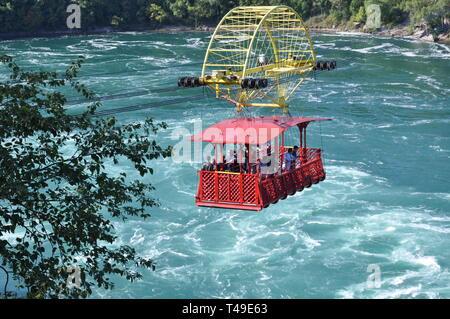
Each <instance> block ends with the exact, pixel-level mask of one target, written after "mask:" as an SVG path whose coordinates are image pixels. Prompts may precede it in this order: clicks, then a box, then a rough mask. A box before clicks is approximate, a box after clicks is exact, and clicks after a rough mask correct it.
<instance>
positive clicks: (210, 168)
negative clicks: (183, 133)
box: [202, 156, 214, 171]
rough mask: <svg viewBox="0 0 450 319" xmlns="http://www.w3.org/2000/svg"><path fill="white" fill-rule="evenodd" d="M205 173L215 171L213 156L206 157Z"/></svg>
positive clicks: (203, 167)
mask: <svg viewBox="0 0 450 319" xmlns="http://www.w3.org/2000/svg"><path fill="white" fill-rule="evenodd" d="M202 170H203V171H214V164H213V163H212V162H211V156H207V157H206V162H204V163H203V166H202Z"/></svg>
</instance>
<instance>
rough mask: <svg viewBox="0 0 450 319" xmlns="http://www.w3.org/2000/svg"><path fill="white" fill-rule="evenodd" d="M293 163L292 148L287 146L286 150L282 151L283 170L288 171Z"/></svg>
mask: <svg viewBox="0 0 450 319" xmlns="http://www.w3.org/2000/svg"><path fill="white" fill-rule="evenodd" d="M294 163H295V157H294V155H293V154H292V148H288V150H287V152H285V153H284V170H285V171H290V170H291V168H293V166H294Z"/></svg>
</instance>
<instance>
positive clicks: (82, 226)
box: [0, 56, 171, 298]
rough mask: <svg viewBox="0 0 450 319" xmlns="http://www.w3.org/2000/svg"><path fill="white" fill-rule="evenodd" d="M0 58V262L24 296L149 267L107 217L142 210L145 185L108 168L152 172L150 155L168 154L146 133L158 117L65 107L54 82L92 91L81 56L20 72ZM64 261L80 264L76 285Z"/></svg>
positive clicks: (65, 292)
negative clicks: (81, 75) (123, 117)
mask: <svg viewBox="0 0 450 319" xmlns="http://www.w3.org/2000/svg"><path fill="white" fill-rule="evenodd" d="M0 62H1V63H0V66H1V65H2V64H3V66H6V67H7V68H9V70H10V73H11V75H10V80H8V81H5V82H0V185H2V187H1V188H0V256H1V257H0V264H1V265H2V266H4V267H5V268H7V269H9V271H11V273H12V275H13V278H14V279H16V280H18V281H19V282H20V286H19V287H22V288H26V289H28V297H32V298H46V297H60V296H67V297H86V296H88V295H89V294H91V292H92V287H93V286H98V287H103V288H112V286H113V284H112V281H111V276H113V275H118V276H123V277H125V278H126V279H128V280H130V281H133V280H135V279H138V278H140V277H141V274H140V273H138V271H137V270H138V268H139V267H144V268H149V269H153V268H154V266H155V265H154V262H153V261H152V260H151V259H148V258H143V257H140V256H138V255H137V254H136V252H135V250H134V249H133V248H132V247H129V246H118V245H117V244H116V242H115V240H116V236H115V234H114V227H113V224H112V222H111V217H108V216H112V218H115V219H119V220H123V221H125V220H127V219H128V218H130V217H134V218H135V217H136V218H147V217H149V216H150V214H149V208H150V207H153V206H156V205H158V203H157V201H156V200H155V199H154V198H152V197H150V196H149V192H151V191H152V190H153V186H152V185H150V184H146V183H143V182H142V181H140V180H139V179H135V180H132V179H131V177H129V176H127V174H126V173H124V172H122V173H120V174H113V173H111V169H110V168H111V167H112V166H114V165H116V164H118V163H119V162H126V163H127V164H129V165H130V166H131V167H134V169H135V170H136V172H137V173H139V174H140V175H141V176H145V175H147V174H152V173H153V170H152V168H151V167H150V166H148V162H149V161H150V160H152V159H156V158H159V157H167V156H170V152H171V149H170V147H167V148H162V147H161V146H159V145H158V144H157V143H156V141H155V140H154V136H155V134H156V133H157V132H158V130H160V129H165V128H166V124H165V123H154V121H153V120H152V119H147V120H146V121H144V122H143V123H130V124H126V125H119V124H117V123H116V120H115V118H114V117H110V118H108V119H103V118H97V119H95V118H94V117H93V115H94V112H95V110H96V109H97V107H98V106H99V104H98V103H93V104H92V105H90V106H89V107H88V108H87V110H86V111H85V112H83V113H82V114H81V115H70V114H68V113H67V111H66V108H65V107H64V103H65V102H66V98H65V96H64V95H63V94H62V93H60V91H61V89H62V88H65V87H66V88H73V89H74V90H76V91H78V92H79V93H82V94H83V95H84V96H85V97H86V98H92V97H93V92H91V91H89V90H88V89H87V88H86V87H85V86H84V85H82V84H80V83H79V82H77V81H76V76H77V73H78V72H79V69H80V67H81V64H82V62H83V58H82V57H80V58H79V59H78V60H76V61H75V62H73V64H72V65H71V66H70V67H69V68H68V69H67V71H66V72H65V73H64V74H62V75H60V74H57V73H55V72H24V71H22V70H21V69H20V68H19V67H18V66H17V64H16V63H15V62H14V61H13V59H12V58H11V57H9V56H1V57H0ZM71 265H77V266H79V267H80V269H81V285H80V287H78V288H68V287H67V285H66V282H67V278H68V275H69V274H68V271H67V267H69V266H71Z"/></svg>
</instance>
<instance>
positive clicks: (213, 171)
mask: <svg viewBox="0 0 450 319" xmlns="http://www.w3.org/2000/svg"><path fill="white" fill-rule="evenodd" d="M334 68H336V62H335V61H317V59H316V55H315V52H314V48H313V45H312V41H311V38H310V36H309V32H308V29H307V28H306V26H305V24H304V22H303V20H302V18H301V17H300V16H299V15H298V13H297V12H295V11H294V10H293V9H292V8H290V7H287V6H256V7H237V8H234V9H232V10H231V11H229V12H228V13H227V14H226V15H225V16H224V17H223V18H222V20H221V21H220V23H219V24H218V26H217V27H216V29H215V31H214V33H213V35H212V37H211V40H210V42H209V45H208V49H207V51H206V55H205V59H204V63H203V67H202V73H201V76H200V77H182V78H180V79H179V80H178V85H179V86H181V87H199V86H204V87H208V88H210V89H211V90H213V92H215V96H216V97H217V98H221V99H224V100H226V101H228V102H231V103H232V104H234V105H235V107H236V112H237V118H233V119H225V120H223V121H222V122H220V123H217V124H215V125H213V126H211V127H209V128H207V129H205V130H204V131H202V132H201V133H199V134H197V135H195V136H192V137H191V138H190V140H191V141H199V142H209V143H212V144H213V146H214V158H213V159H209V160H208V162H207V163H205V165H204V166H203V167H202V169H201V170H200V171H199V177H200V180H199V187H198V192H197V196H196V203H197V205H198V206H209V207H221V208H232V209H245V210H261V209H263V208H265V207H267V206H269V205H270V204H274V203H276V202H278V200H282V199H285V198H286V197H287V196H288V195H293V194H295V193H296V192H297V191H301V190H303V189H304V188H307V187H310V186H311V185H312V184H316V183H318V182H320V181H323V180H324V179H325V171H324V168H323V164H322V157H321V154H322V150H321V149H319V148H308V147H307V144H306V141H307V140H306V128H307V126H308V125H309V123H311V122H315V121H323V120H329V119H323V118H305V117H300V116H297V117H295V116H292V115H291V113H290V111H289V106H288V104H287V102H288V100H289V98H291V97H292V96H293V94H294V92H295V91H296V90H297V89H298V88H299V87H300V86H301V85H302V84H303V82H304V81H305V79H306V77H307V76H308V75H309V74H311V73H312V72H314V71H315V70H331V69H334ZM250 108H264V109H267V108H274V109H278V110H280V111H281V112H280V113H281V114H280V115H276V116H257V115H254V116H246V114H245V112H243V111H244V110H249V109H250ZM295 127H296V128H298V140H297V141H298V145H289V146H287V145H285V133H286V132H287V131H288V130H290V129H291V130H294V128H295ZM225 145H227V146H228V147H229V146H232V150H229V152H228V154H225Z"/></svg>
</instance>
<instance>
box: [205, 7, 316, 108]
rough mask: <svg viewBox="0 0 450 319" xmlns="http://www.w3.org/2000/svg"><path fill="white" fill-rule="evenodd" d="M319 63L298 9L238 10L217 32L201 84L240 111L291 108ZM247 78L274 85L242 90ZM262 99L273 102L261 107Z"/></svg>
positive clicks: (242, 8) (219, 26) (222, 23)
mask: <svg viewBox="0 0 450 319" xmlns="http://www.w3.org/2000/svg"><path fill="white" fill-rule="evenodd" d="M315 63H316V55H315V52H314V48H313V45H312V41H311V38H310V35H309V32H308V29H307V28H306V26H305V24H304V22H303V20H302V18H301V17H300V16H299V15H298V13H297V12H295V11H294V10H293V9H292V8H290V7H287V6H257V7H237V8H234V9H232V10H231V11H229V12H228V13H227V14H226V15H225V16H224V17H223V18H222V20H221V21H220V22H219V24H218V25H217V27H216V29H215V30H214V33H213V35H212V37H211V40H210V42H209V44H208V49H207V51H206V54H205V59H204V63H203V68H202V74H201V77H200V82H201V83H202V84H203V85H206V86H208V87H210V88H211V89H213V90H214V91H216V96H217V97H221V98H224V99H226V100H228V101H230V102H232V103H234V104H235V105H236V106H237V110H238V111H241V110H242V108H244V107H250V106H259V107H282V108H285V109H286V108H287V105H286V102H287V100H288V99H289V98H290V97H291V96H292V94H293V92H294V91H295V90H296V89H297V88H298V87H299V86H300V85H301V84H302V83H303V81H304V80H305V78H306V76H307V74H308V73H309V72H310V71H312V70H313V69H314V66H315ZM245 78H265V79H268V80H269V83H270V85H269V86H268V87H267V88H260V89H242V88H241V82H242V80H243V79H245ZM233 86H235V87H234V88H233ZM256 91H257V92H256ZM255 93H257V94H255ZM261 97H263V98H264V99H266V100H268V103H255V102H256V101H255V100H256V99H261Z"/></svg>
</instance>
